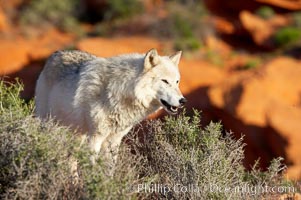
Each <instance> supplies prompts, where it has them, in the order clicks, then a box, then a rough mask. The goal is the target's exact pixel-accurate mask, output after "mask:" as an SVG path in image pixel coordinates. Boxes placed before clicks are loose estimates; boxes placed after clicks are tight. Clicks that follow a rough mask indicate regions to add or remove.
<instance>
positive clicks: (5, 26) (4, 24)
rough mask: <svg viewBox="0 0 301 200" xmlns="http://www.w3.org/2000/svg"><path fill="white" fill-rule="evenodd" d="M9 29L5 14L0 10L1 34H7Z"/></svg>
mask: <svg viewBox="0 0 301 200" xmlns="http://www.w3.org/2000/svg"><path fill="white" fill-rule="evenodd" d="M8 29H9V25H8V21H7V18H6V15H5V13H4V12H3V10H2V9H1V8H0V32H7V31H8Z"/></svg>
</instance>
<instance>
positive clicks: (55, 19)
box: [20, 0, 80, 31]
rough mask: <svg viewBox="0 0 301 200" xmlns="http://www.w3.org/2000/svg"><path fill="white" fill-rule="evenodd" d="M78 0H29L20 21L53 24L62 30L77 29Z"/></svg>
mask: <svg viewBox="0 0 301 200" xmlns="http://www.w3.org/2000/svg"><path fill="white" fill-rule="evenodd" d="M79 3H80V0H64V1H61V0H52V1H49V0H31V1H29V3H28V4H27V5H26V6H25V7H24V8H23V10H22V11H21V14H20V21H21V23H23V24H25V25H33V26H39V27H41V26H42V27H43V26H47V25H50V24H52V25H54V26H57V27H59V28H60V29H62V30H64V31H74V29H76V30H78V29H79V25H78V21H77V18H76V17H77V16H78V15H79V13H78V10H79V9H78V8H79Z"/></svg>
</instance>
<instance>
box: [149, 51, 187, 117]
mask: <svg viewBox="0 0 301 200" xmlns="http://www.w3.org/2000/svg"><path fill="white" fill-rule="evenodd" d="M181 54H182V52H181V51H179V52H177V53H176V54H174V55H172V56H159V55H158V53H157V50H155V49H151V50H150V51H148V52H147V53H146V55H145V57H144V69H143V73H144V77H147V81H146V82H148V84H151V85H148V87H145V89H146V90H151V92H147V93H148V94H151V96H152V98H153V99H154V100H155V101H157V102H158V103H159V104H160V105H161V106H162V107H163V108H164V109H165V110H166V111H167V112H168V113H170V114H176V113H177V111H178V108H181V107H183V106H184V104H185V103H186V101H187V100H186V99H185V98H184V97H183V95H182V93H181V91H180V89H179V83H180V73H179V68H178V64H179V61H180V58H181Z"/></svg>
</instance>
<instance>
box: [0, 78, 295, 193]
mask: <svg viewBox="0 0 301 200" xmlns="http://www.w3.org/2000/svg"><path fill="white" fill-rule="evenodd" d="M20 90H21V88H20V85H19V84H17V85H8V86H6V85H5V84H4V83H3V82H1V84H0V100H1V101H0V114H1V115H0V141H1V143H0V198H1V199H129V198H130V199H161V198H168V199H260V198H262V197H264V196H268V197H270V196H271V194H262V193H255V194H254V192H253V193H250V192H233V191H231V192H229V191H228V192H227V191H225V190H217V188H223V189H224V188H232V189H233V188H236V187H241V188H243V187H245V186H246V185H248V186H265V185H269V186H274V185H279V184H282V179H281V177H280V176H279V175H278V173H279V171H280V170H281V169H283V166H282V165H281V163H280V160H279V159H277V160H274V161H273V162H272V165H271V167H270V168H269V170H268V171H267V172H261V171H259V170H258V169H257V168H255V167H254V169H253V170H252V171H251V172H247V171H245V169H244V167H243V165H242V159H243V157H244V156H243V147H244V144H243V143H242V139H239V140H237V141H236V140H234V139H233V137H232V135H231V133H227V134H226V135H223V134H222V126H221V124H220V123H211V124H209V125H208V126H207V127H206V128H205V129H203V128H201V127H200V125H199V124H200V115H199V113H198V112H196V113H195V115H194V116H193V117H188V116H185V115H184V114H182V115H180V116H178V117H176V118H174V117H167V118H166V119H165V120H164V121H159V120H155V121H149V122H147V124H146V125H144V126H142V125H141V126H138V127H137V129H136V131H132V132H131V133H130V134H128V136H127V137H126V138H125V140H126V143H124V144H123V145H122V146H121V149H120V154H119V159H118V162H117V164H116V167H115V171H114V175H113V176H107V175H106V169H107V168H106V167H107V166H106V163H105V162H104V161H102V160H101V159H99V160H98V161H97V163H96V164H94V165H92V164H91V162H90V159H89V158H90V155H91V153H90V152H89V150H88V149H87V145H85V144H83V145H80V141H79V139H78V138H77V137H74V134H72V132H71V131H70V130H68V129H67V128H66V127H61V126H59V125H57V124H56V123H54V122H53V121H43V122H41V121H40V120H39V119H37V118H34V117H33V116H32V106H31V105H32V104H29V105H27V104H24V102H23V101H22V100H21V99H20V98H19V97H18V92H19V91H20ZM138 133H139V134H138ZM75 160H77V161H78V162H77V163H78V164H77V171H78V173H77V174H78V176H79V177H78V178H76V176H74V175H76V173H74V172H73V171H72V170H71V166H72V164H74V163H75ZM285 184H289V185H290V183H287V182H286V183H285ZM186 190H187V191H186ZM138 191H139V192H138Z"/></svg>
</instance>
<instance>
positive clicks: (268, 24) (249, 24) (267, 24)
mask: <svg viewBox="0 0 301 200" xmlns="http://www.w3.org/2000/svg"><path fill="white" fill-rule="evenodd" d="M239 19H240V21H241V24H242V26H243V27H244V29H245V30H246V31H248V33H249V34H250V35H251V37H252V39H253V41H254V42H255V44H257V45H259V46H263V47H270V48H271V47H273V43H272V41H271V39H270V37H271V36H272V35H273V34H274V32H275V31H276V30H277V28H279V27H282V26H285V25H287V24H289V19H288V18H286V17H285V16H281V15H275V16H273V17H272V18H270V19H268V20H265V19H262V18H260V17H258V16H256V15H254V14H252V13H251V12H249V11H242V12H241V13H240V15H239Z"/></svg>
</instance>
